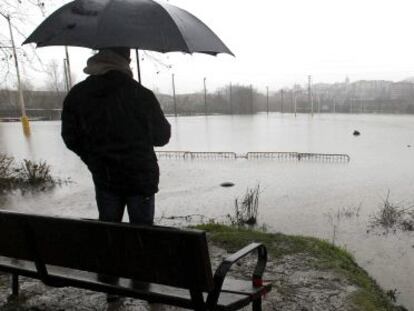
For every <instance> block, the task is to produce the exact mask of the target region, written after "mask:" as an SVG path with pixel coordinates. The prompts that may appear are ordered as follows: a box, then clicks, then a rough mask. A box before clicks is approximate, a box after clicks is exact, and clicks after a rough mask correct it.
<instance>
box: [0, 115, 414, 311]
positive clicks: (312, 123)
mask: <svg viewBox="0 0 414 311" xmlns="http://www.w3.org/2000/svg"><path fill="white" fill-rule="evenodd" d="M170 122H171V124H172V126H173V129H172V135H173V137H172V139H171V142H170V143H169V144H168V145H167V146H166V147H163V148H161V149H160V150H183V151H230V152H236V153H246V152H254V151H290V152H314V153H344V154H348V155H350V157H351V161H350V162H349V163H330V162H329V163H324V162H316V161H314V162H312V161H300V162H298V161H280V160H245V159H238V160H193V161H191V160H160V167H161V183H160V192H159V194H158V195H157V197H156V218H157V219H158V221H159V222H161V223H168V220H167V218H169V217H172V216H186V215H190V214H199V215H203V216H205V217H206V218H218V219H222V220H224V219H225V218H226V215H227V214H232V213H233V210H234V200H235V198H238V197H241V196H242V195H243V194H244V193H245V191H246V189H247V188H248V187H249V188H252V187H254V186H255V185H256V184H258V183H259V184H260V187H261V195H260V207H259V223H260V225H265V226H266V227H267V230H268V231H279V232H283V233H288V234H301V235H310V236H315V237H319V238H323V239H328V240H330V241H334V242H335V244H337V245H340V246H343V247H345V248H346V249H348V250H349V251H350V252H351V253H352V254H354V256H355V258H356V260H357V262H358V263H359V264H360V265H361V266H362V267H364V268H365V269H366V270H367V271H368V272H369V273H370V274H371V275H372V276H373V277H374V278H376V279H377V280H378V282H379V283H380V285H381V286H382V287H383V288H384V289H386V290H389V289H397V290H398V292H399V293H400V295H399V303H401V304H404V305H405V306H406V307H408V308H409V309H410V310H414V294H413V293H414V269H413V267H414V234H413V233H405V232H395V233H389V234H385V235H384V234H382V232H381V231H379V232H367V230H368V223H369V219H370V218H371V217H372V215H373V214H374V213H375V212H376V211H377V210H378V208H379V206H380V205H381V203H382V201H383V200H384V199H385V197H386V196H387V193H388V192H389V193H390V200H391V201H393V202H398V203H399V204H403V205H406V206H407V207H408V206H410V205H413V203H414V197H413V193H414V160H413V159H414V116H396V115H340V114H338V115H315V116H314V117H313V118H312V117H310V116H308V115H298V116H297V117H296V118H295V117H294V116H293V115H289V114H285V115H281V114H271V115H269V116H267V115H266V114H262V115H255V116H209V117H204V116H194V117H179V118H176V119H175V118H170ZM31 125H32V136H31V138H30V139H26V138H24V136H23V135H22V131H21V125H20V124H18V123H0V152H2V153H7V154H9V155H13V156H15V157H17V158H18V159H22V158H29V159H35V160H40V159H41V160H46V161H47V162H48V163H49V164H51V165H52V168H53V173H54V175H57V176H59V177H61V178H67V177H70V178H71V179H72V180H73V183H72V184H69V185H63V186H61V187H57V188H56V189H54V190H53V191H51V192H44V193H25V194H21V193H19V192H16V193H13V194H12V195H8V196H6V197H4V198H2V199H1V200H0V207H1V208H3V209H9V210H18V211H27V212H31V213H41V214H49V215H50V214H52V215H61V216H72V217H96V216H97V211H96V206H95V202H94V190H93V186H92V184H91V179H90V175H89V173H88V171H87V169H86V168H85V166H84V165H83V164H82V163H81V161H80V160H79V159H78V158H77V157H76V156H75V155H74V154H72V153H71V152H70V151H68V150H67V149H66V148H65V146H64V145H63V143H62V141H61V138H60V122H36V123H34V122H33V123H32V124H31ZM354 130H358V131H360V132H361V136H359V137H355V136H353V135H352V133H353V131H354ZM223 182H232V183H234V184H235V186H234V187H232V188H223V187H220V184H221V183H223ZM344 210H347V211H348V213H345V212H344ZM341 211H342V212H341ZM345 214H346V215H345Z"/></svg>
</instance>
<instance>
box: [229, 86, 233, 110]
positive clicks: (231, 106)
mask: <svg viewBox="0 0 414 311" xmlns="http://www.w3.org/2000/svg"><path fill="white" fill-rule="evenodd" d="M229 91H230V92H229V93H230V94H229V96H230V114H231V115H233V84H232V83H230V90H229Z"/></svg>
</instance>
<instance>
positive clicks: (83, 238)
mask: <svg viewBox="0 0 414 311" xmlns="http://www.w3.org/2000/svg"><path fill="white" fill-rule="evenodd" d="M31 248H32V249H33V248H34V249H35V250H36V251H35V252H34V251H33V250H32V251H30V249H31ZM28 250H29V251H28ZM0 255H4V256H8V257H14V258H18V259H24V260H31V261H36V260H41V261H42V262H43V263H44V264H51V265H56V266H63V267H68V268H73V269H77V270H84V271H90V272H95V273H102V274H107V275H114V276H119V277H131V278H136V279H140V280H142V281H144V282H151V283H159V284H164V285H170V286H175V287H180V288H194V289H196V290H200V291H210V290H212V288H213V287H214V282H213V277H212V271H211V265H210V259H209V254H208V245H207V239H206V236H205V233H204V232H202V231H196V230H181V229H172V228H164V227H140V226H131V225H126V224H116V223H104V222H98V221H87V220H78V219H66V218H53V217H45V216H38V215H28V214H18V213H9V212H3V211H2V212H0Z"/></svg>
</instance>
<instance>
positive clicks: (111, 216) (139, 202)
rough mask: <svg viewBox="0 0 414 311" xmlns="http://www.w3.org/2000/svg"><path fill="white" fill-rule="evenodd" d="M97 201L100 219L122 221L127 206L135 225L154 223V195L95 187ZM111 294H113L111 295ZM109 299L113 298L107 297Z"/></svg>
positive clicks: (104, 277) (109, 280)
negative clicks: (120, 193) (119, 191)
mask: <svg viewBox="0 0 414 311" xmlns="http://www.w3.org/2000/svg"><path fill="white" fill-rule="evenodd" d="M95 194H96V203H97V204H98V211H99V220H102V221H109V222H121V221H122V217H123V216H124V211H125V206H127V209H128V216H129V222H130V223H131V224H135V225H152V224H153V223H154V205H155V204H154V203H155V199H154V196H153V195H152V196H149V197H145V196H142V195H134V196H123V195H118V194H115V193H112V192H109V191H104V190H102V189H99V188H98V187H95ZM98 280H99V281H101V282H106V283H110V284H117V283H118V278H117V277H112V276H108V275H102V274H99V275H98ZM110 296H111V295H110ZM107 299H108V301H109V300H110V299H112V298H109V297H108V298H107Z"/></svg>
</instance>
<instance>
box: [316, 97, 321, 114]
mask: <svg viewBox="0 0 414 311" xmlns="http://www.w3.org/2000/svg"><path fill="white" fill-rule="evenodd" d="M317 96H318V97H317V99H318V114H321V96H320V95H319V94H318V95H317Z"/></svg>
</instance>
